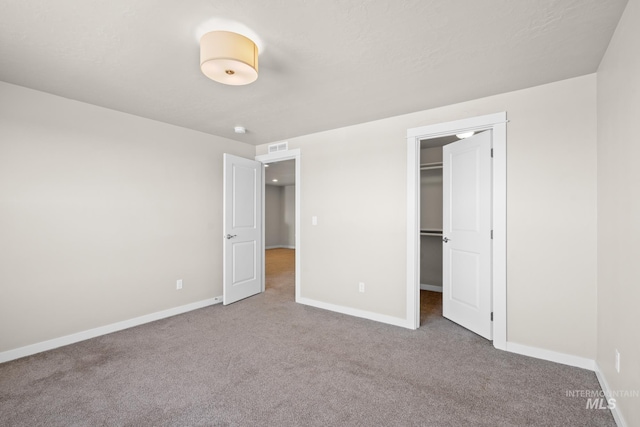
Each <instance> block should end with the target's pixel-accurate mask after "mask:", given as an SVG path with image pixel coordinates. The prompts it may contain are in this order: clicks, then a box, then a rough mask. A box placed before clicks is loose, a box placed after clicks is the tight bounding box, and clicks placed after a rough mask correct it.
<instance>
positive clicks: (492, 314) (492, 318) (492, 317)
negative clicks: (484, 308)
mask: <svg viewBox="0 0 640 427" xmlns="http://www.w3.org/2000/svg"><path fill="white" fill-rule="evenodd" d="M491 321H492V322H493V311H492V312H491Z"/></svg>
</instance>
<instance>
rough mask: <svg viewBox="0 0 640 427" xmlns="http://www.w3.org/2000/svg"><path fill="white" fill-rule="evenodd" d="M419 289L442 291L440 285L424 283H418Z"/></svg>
mask: <svg viewBox="0 0 640 427" xmlns="http://www.w3.org/2000/svg"><path fill="white" fill-rule="evenodd" d="M420 289H421V290H423V291H431V292H442V286H437V285H428V284H426V283H420Z"/></svg>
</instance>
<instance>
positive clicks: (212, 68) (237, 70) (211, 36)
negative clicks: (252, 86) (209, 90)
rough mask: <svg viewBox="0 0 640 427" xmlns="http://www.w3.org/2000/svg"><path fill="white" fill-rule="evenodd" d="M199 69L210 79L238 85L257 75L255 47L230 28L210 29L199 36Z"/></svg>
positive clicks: (254, 78)
mask: <svg viewBox="0 0 640 427" xmlns="http://www.w3.org/2000/svg"><path fill="white" fill-rule="evenodd" d="M200 69H201V70H202V72H203V73H204V75H205V76H207V77H209V78H210V79H211V80H215V81H216V82H219V83H223V84H226V85H232V86H239V85H246V84H249V83H253V82H254V81H256V79H257V78H258V47H257V46H256V44H255V43H254V42H253V41H251V40H250V39H249V38H247V37H245V36H243V35H241V34H238V33H232V32H230V31H211V32H209V33H206V34H205V35H204V36H202V38H201V39H200Z"/></svg>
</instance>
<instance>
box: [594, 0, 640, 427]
mask: <svg viewBox="0 0 640 427" xmlns="http://www.w3.org/2000/svg"><path fill="white" fill-rule="evenodd" d="M639 41H640V1H638V0H629V3H628V4H627V8H626V10H625V12H624V14H623V16H622V19H621V20H620V23H619V24H618V28H617V30H616V32H615V34H614V36H613V39H612V40H611V43H610V45H609V48H608V50H607V53H606V54H605V57H604V59H603V61H602V63H601V64H600V68H599V70H598V357H597V363H598V366H599V367H600V369H601V371H602V374H603V375H604V377H605V378H606V382H607V383H608V384H609V387H610V388H611V390H613V391H625V390H627V391H629V390H633V391H636V393H639V392H640V333H639V332H638V325H640V310H639V309H638V304H639V302H640V263H639V262H638V254H639V253H640V252H639V251H638V243H639V242H640V198H639V197H638V194H637V192H638V188H639V187H640V167H639V166H638V164H639V160H640V137H638V118H639V117H640V56H639V55H638V48H639V46H640V43H639ZM616 349H617V350H618V351H619V352H620V355H621V358H620V373H617V372H616V370H615V367H614V360H615V356H614V355H615V350H616ZM616 399H617V407H618V409H619V411H620V412H621V413H622V415H623V417H624V418H625V420H626V422H627V425H629V426H638V425H640V398H639V397H625V396H623V395H620V396H618V397H617V398H616Z"/></svg>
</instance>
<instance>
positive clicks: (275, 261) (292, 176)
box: [255, 149, 302, 302]
mask: <svg viewBox="0 0 640 427" xmlns="http://www.w3.org/2000/svg"><path fill="white" fill-rule="evenodd" d="M255 159H256V160H257V161H259V162H262V163H263V164H264V165H265V167H263V177H264V179H263V183H264V188H263V192H262V194H263V202H262V206H263V214H262V219H263V233H264V238H263V242H264V243H263V247H262V252H263V254H264V258H263V259H265V268H264V269H263V271H264V273H263V274H264V275H263V280H262V283H263V289H262V290H263V292H264V291H265V286H266V281H267V277H266V276H267V269H269V270H270V273H272V272H275V273H276V274H285V275H287V276H289V275H290V274H291V273H293V275H294V276H295V277H294V281H295V286H294V298H295V301H296V302H298V300H299V298H300V280H301V277H300V270H301V268H300V266H301V259H302V258H301V257H302V246H301V243H300V242H301V239H300V237H301V234H300V228H301V227H300V205H301V191H300V189H301V179H300V174H301V162H300V150H299V149H293V150H285V151H279V152H274V153H270V154H265V155H260V156H256V158H255ZM274 179H276V180H277V181H274ZM269 187H272V188H269ZM273 187H280V189H277V188H273ZM268 192H269V193H271V195H272V196H273V195H276V194H279V196H275V203H276V204H278V203H281V205H280V206H281V208H280V209H278V208H277V207H276V208H275V209H271V206H269V207H268V206H267V204H268V203H269V204H273V203H272V202H274V199H272V200H268V199H267V197H269V195H268V194H267V193H268ZM291 199H293V203H291ZM291 205H293V209H292V208H291ZM268 209H270V210H271V214H269V212H267V210H268ZM278 211H280V213H278ZM274 215H275V216H274ZM267 221H270V222H271V224H267ZM274 224H277V225H274ZM268 225H270V230H267V226H268ZM268 251H273V252H268ZM292 251H295V252H294V253H292ZM291 258H294V264H295V266H294V268H293V272H291V268H290V263H291ZM268 263H270V264H271V265H269V264H268ZM285 279H286V280H290V277H287V278H285Z"/></svg>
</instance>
